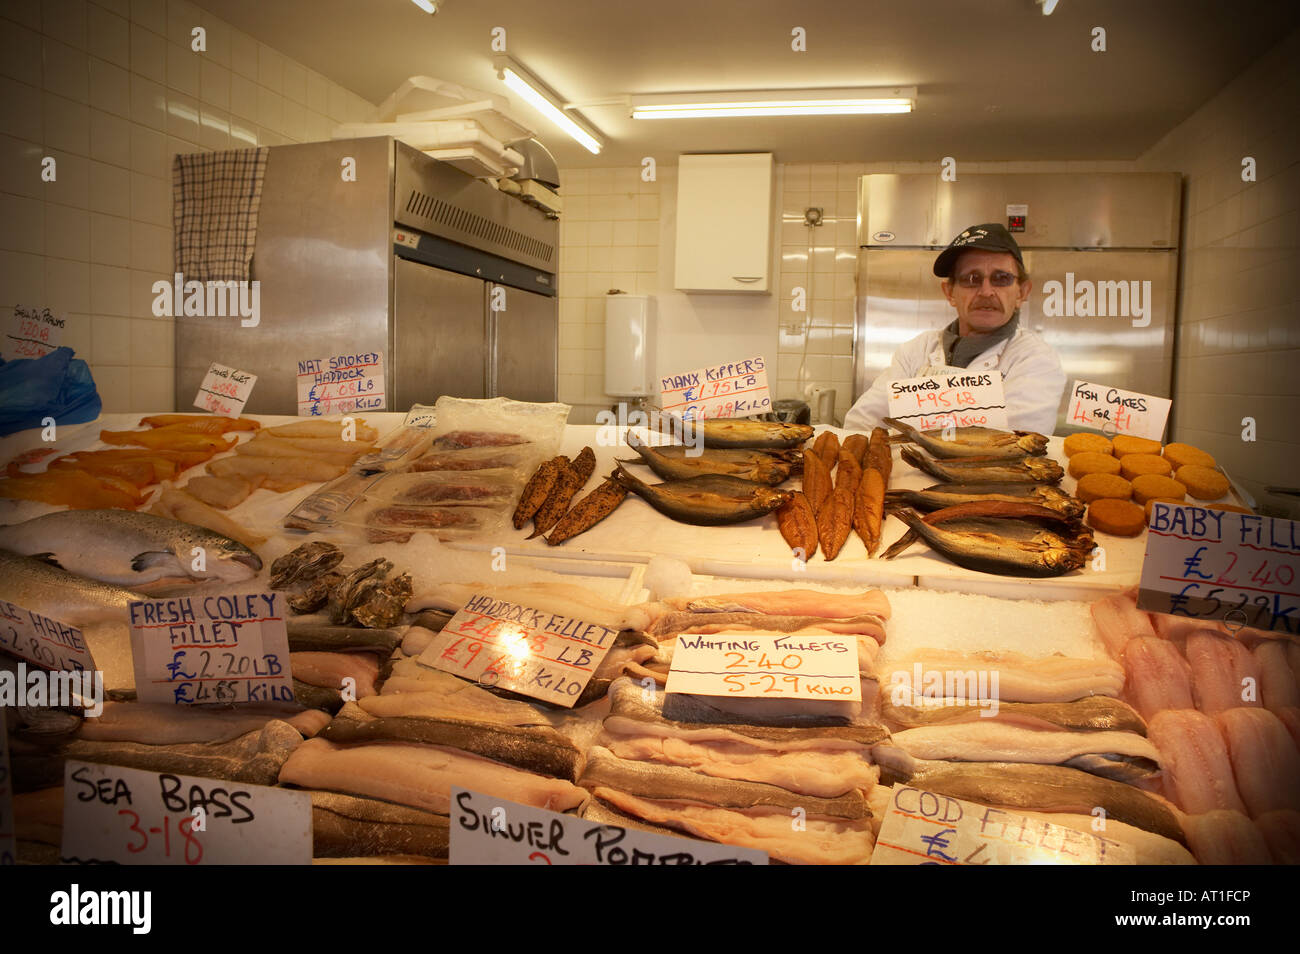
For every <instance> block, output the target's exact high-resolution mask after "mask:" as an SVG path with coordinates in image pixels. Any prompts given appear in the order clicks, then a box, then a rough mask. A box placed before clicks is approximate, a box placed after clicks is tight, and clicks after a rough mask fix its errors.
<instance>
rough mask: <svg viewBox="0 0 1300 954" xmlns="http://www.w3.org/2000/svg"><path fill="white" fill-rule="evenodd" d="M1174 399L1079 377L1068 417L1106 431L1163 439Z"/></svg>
mask: <svg viewBox="0 0 1300 954" xmlns="http://www.w3.org/2000/svg"><path fill="white" fill-rule="evenodd" d="M1173 403H1174V402H1173V401H1171V400H1169V399H1168V398H1161V397H1154V396H1152V395H1150V394H1142V393H1140V392H1138V391H1125V390H1123V389H1122V388H1111V387H1107V386H1106V385H1104V384H1090V383H1089V382H1087V381H1075V382H1074V387H1073V388H1071V389H1070V408H1069V412H1068V414H1067V417H1066V420H1068V421H1069V423H1071V424H1079V425H1082V426H1083V427H1092V428H1096V429H1097V430H1099V431H1103V432H1104V433H1106V434H1127V435H1130V436H1132V437H1145V438H1147V439H1149V440H1153V441H1158V440H1161V439H1162V438H1163V436H1164V433H1165V420H1166V419H1167V418H1168V417H1169V409H1170V408H1171V407H1172V406H1173Z"/></svg>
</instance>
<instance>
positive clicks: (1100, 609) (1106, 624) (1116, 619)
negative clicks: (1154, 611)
mask: <svg viewBox="0 0 1300 954" xmlns="http://www.w3.org/2000/svg"><path fill="white" fill-rule="evenodd" d="M1088 608H1089V610H1090V611H1091V613H1092V621H1093V623H1094V624H1096V627H1097V633H1098V635H1100V636H1101V641H1102V642H1103V643H1105V644H1106V649H1107V650H1109V651H1110V654H1111V655H1112V656H1113V657H1115V658H1116V659H1122V658H1123V656H1124V647H1125V646H1127V645H1128V642H1129V640H1130V639H1135V638H1137V637H1138V636H1155V634H1156V631H1155V627H1154V626H1152V625H1151V617H1150V616H1149V615H1147V613H1146V612H1145V611H1143V610H1140V609H1138V608H1137V602H1136V601H1135V600H1134V599H1133V598H1132V597H1131V596H1129V595H1128V594H1127V593H1120V594H1118V595H1116V596H1108V597H1106V598H1105V599H1102V600H1097V601H1096V602H1095V603H1093V604H1092V605H1091V606H1090V607H1088Z"/></svg>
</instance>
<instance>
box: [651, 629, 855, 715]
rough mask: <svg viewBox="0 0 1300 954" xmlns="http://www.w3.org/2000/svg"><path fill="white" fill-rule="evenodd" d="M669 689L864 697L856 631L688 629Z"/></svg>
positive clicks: (797, 696) (675, 658)
mask: <svg viewBox="0 0 1300 954" xmlns="http://www.w3.org/2000/svg"><path fill="white" fill-rule="evenodd" d="M666 691H667V692H681V693H688V694H690V695H697V696H735V697H739V698H746V697H748V698H757V699H830V700H841V701H850V700H851V701H853V702H861V701H862V679H861V675H860V673H859V671H858V642H857V638H856V637H854V636H838V635H835V636H801V635H799V634H798V633H788V634H781V635H774V634H772V633H740V632H737V633H731V632H727V633H716V634H712V635H700V634H695V633H690V634H688V633H683V634H682V635H680V636H678V637H677V646H676V648H675V649H674V650H673V662H672V668H671V669H669V671H668V685H667V687H666Z"/></svg>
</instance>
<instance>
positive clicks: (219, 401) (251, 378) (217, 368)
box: [194, 362, 257, 417]
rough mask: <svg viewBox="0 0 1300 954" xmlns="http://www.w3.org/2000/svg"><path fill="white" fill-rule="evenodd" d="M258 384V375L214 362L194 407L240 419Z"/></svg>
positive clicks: (205, 376)
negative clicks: (254, 387)
mask: <svg viewBox="0 0 1300 954" xmlns="http://www.w3.org/2000/svg"><path fill="white" fill-rule="evenodd" d="M256 383H257V375H255V374H250V373H249V372H247V371H239V370H237V369H235V368H227V367H226V366H225V365H224V364H217V363H215V362H214V363H212V364H210V365H209V366H208V373H207V374H205V375H204V376H203V380H202V381H200V382H199V393H198V394H197V395H195V397H194V406H195V407H198V408H202V409H203V410H205V411H211V412H212V413H213V414H218V415H220V416H221V417H239V415H240V414H243V413H244V405H245V404H247V403H248V396H249V395H250V394H252V392H253V385H254V384H256Z"/></svg>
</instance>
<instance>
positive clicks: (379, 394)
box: [298, 351, 387, 417]
mask: <svg viewBox="0 0 1300 954" xmlns="http://www.w3.org/2000/svg"><path fill="white" fill-rule="evenodd" d="M386 406H387V405H386V404H385V398H384V356H383V354H382V353H380V352H378V351H358V352H354V353H350V354H335V355H327V356H325V357H322V358H307V359H305V360H302V361H299V362H298V416H299V417H329V416H330V415H331V414H350V413H352V412H353V411H382V410H383V409H384V408H385V407H386Z"/></svg>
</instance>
